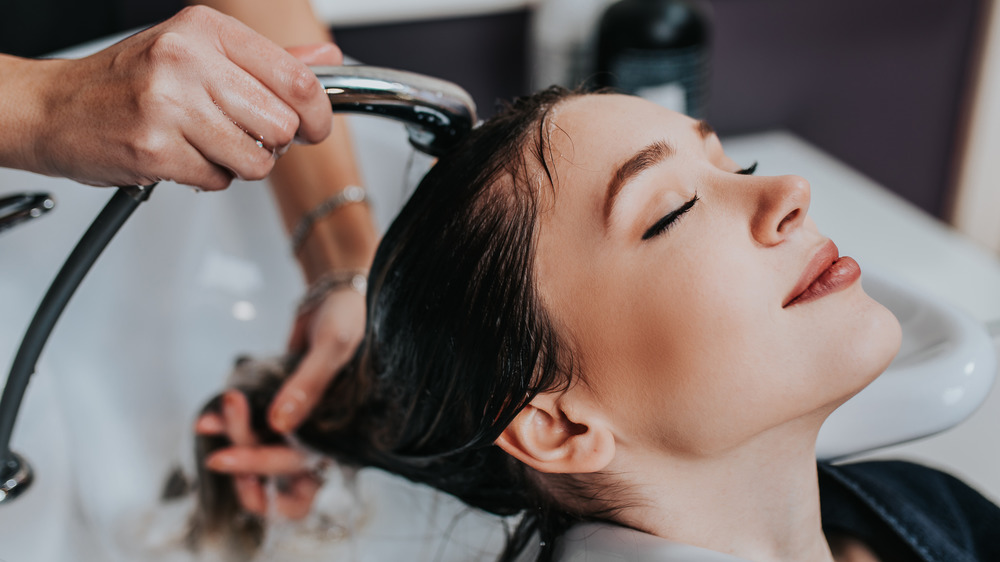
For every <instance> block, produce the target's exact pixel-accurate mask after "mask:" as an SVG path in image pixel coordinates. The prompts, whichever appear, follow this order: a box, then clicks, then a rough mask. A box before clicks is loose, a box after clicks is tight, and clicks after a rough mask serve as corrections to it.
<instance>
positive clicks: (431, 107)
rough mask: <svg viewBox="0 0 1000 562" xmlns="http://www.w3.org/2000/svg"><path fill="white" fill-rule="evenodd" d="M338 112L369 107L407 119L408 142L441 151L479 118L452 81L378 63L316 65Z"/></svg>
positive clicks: (435, 153)
mask: <svg viewBox="0 0 1000 562" xmlns="http://www.w3.org/2000/svg"><path fill="white" fill-rule="evenodd" d="M312 70H313V72H315V73H316V77H317V78H319V81H320V84H322V85H323V89H324V90H325V91H326V93H327V95H328V96H329V98H330V104H331V106H332V107H333V111H334V112H335V113H369V114H373V115H380V116H382V117H388V118H390V119H394V120H397V121H402V122H404V123H406V128H407V131H408V133H409V136H410V144H412V145H413V146H414V147H415V148H417V149H418V150H420V151H422V152H426V153H427V154H430V155H432V156H441V155H443V154H445V153H446V152H448V150H449V149H450V148H451V147H453V146H454V145H455V144H456V143H457V142H458V141H459V140H461V139H462V137H464V136H465V135H466V134H467V133H468V132H469V131H470V130H472V127H473V125H475V123H476V104H475V103H474V102H473V101H472V97H471V96H469V94H468V93H467V92H466V91H465V90H463V89H462V88H461V87H459V86H457V85H456V84H454V83H452V82H448V81H446V80H441V79H439V78H432V77H430V76H424V75H423V74H417V73H414V72H406V71H402V70H394V69H391V68H380V67H375V66H363V65H357V66H317V67H313V68H312Z"/></svg>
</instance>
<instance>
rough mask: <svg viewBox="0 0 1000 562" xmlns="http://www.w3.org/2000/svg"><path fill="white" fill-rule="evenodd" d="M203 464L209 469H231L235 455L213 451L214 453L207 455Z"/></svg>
mask: <svg viewBox="0 0 1000 562" xmlns="http://www.w3.org/2000/svg"><path fill="white" fill-rule="evenodd" d="M205 466H207V467H208V468H209V469H210V470H218V471H225V470H229V469H232V468H234V467H235V466H236V457H235V456H233V455H232V453H226V452H222V453H215V454H214V455H212V456H210V457H208V460H206V461H205Z"/></svg>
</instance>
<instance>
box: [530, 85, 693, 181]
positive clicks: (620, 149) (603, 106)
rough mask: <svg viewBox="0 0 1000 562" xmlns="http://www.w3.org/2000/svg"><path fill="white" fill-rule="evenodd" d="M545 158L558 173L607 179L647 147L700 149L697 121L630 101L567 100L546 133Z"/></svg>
mask: <svg viewBox="0 0 1000 562" xmlns="http://www.w3.org/2000/svg"><path fill="white" fill-rule="evenodd" d="M545 130H546V132H547V135H546V136H547V138H546V143H547V144H548V150H547V152H548V156H549V158H551V160H552V162H551V163H552V164H553V165H555V167H556V169H557V172H564V171H569V170H566V168H582V169H585V170H588V171H591V172H600V171H603V172H604V173H605V174H608V175H610V174H611V173H612V172H613V169H612V167H613V166H616V165H617V164H620V163H622V162H624V161H625V160H626V159H628V158H630V157H631V156H633V155H634V154H635V153H636V151H638V150H640V149H642V148H643V147H645V146H647V145H649V144H650V143H651V142H656V141H666V142H668V143H669V144H670V145H671V146H672V147H673V148H675V149H677V150H678V151H682V150H683V149H684V147H686V146H695V145H697V146H701V145H702V142H703V141H702V139H701V136H700V135H699V133H698V131H697V129H696V121H694V120H693V119H691V118H690V117H687V116H685V115H682V114H680V113H677V112H674V111H670V110H668V109H665V108H663V107H660V106H658V105H656V104H654V103H651V102H648V101H646V100H643V99H641V98H637V97H633V96H623V95H613V94H600V95H596V94H595V95H587V96H580V97H577V98H573V99H570V100H567V101H565V102H563V103H561V104H559V105H558V106H556V108H555V109H554V110H553V111H552V112H551V113H550V115H549V118H548V120H547V124H546V127H545Z"/></svg>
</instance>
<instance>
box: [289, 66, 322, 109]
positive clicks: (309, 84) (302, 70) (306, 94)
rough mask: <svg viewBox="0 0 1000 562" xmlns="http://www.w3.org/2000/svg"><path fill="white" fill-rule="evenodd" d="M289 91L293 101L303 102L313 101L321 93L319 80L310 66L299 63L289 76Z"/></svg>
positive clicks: (296, 102)
mask: <svg viewBox="0 0 1000 562" xmlns="http://www.w3.org/2000/svg"><path fill="white" fill-rule="evenodd" d="M288 93H289V95H290V96H291V100H289V101H291V102H293V103H295V104H303V103H306V102H308V101H311V100H312V98H313V96H315V95H316V94H318V93H319V81H318V80H317V79H316V75H315V74H313V72H312V71H311V70H309V68H308V67H306V66H304V65H301V64H300V65H297V66H296V67H295V68H294V69H292V71H291V74H290V75H289V77H288Z"/></svg>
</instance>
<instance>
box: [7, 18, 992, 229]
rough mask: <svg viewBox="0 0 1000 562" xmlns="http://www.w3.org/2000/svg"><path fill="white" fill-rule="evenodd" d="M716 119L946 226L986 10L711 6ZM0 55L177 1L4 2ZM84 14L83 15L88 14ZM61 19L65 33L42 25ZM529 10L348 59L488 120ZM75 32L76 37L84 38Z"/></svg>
mask: <svg viewBox="0 0 1000 562" xmlns="http://www.w3.org/2000/svg"><path fill="white" fill-rule="evenodd" d="M706 1H707V3H708V4H709V5H710V7H711V9H712V12H713V15H712V25H713V45H712V67H713V73H712V76H713V77H712V82H711V93H710V96H711V97H710V103H709V109H708V118H709V120H710V121H711V122H712V124H713V125H714V126H715V128H716V129H717V130H718V131H719V132H720V133H721V134H723V135H726V134H737V133H745V132H751V131H760V130H767V129H788V130H790V131H792V132H794V133H796V134H798V135H800V136H801V137H803V138H805V139H807V140H808V141H810V142H812V143H813V144H816V145H817V146H819V147H821V148H823V149H824V150H826V151H827V152H829V153H831V154H833V155H834V156H836V157H838V158H840V159H841V160H843V161H845V162H847V163H848V164H850V165H852V166H853V167H855V168H857V169H859V170H861V171H862V172H864V173H866V174H867V175H869V176H870V177H872V178H873V179H875V180H876V181H878V182H879V183H881V184H882V185H885V186H886V187H888V188H889V189H891V190H893V191H895V192H897V193H899V194H900V195H902V196H904V197H905V198H906V199H908V200H910V201H911V202H913V203H915V204H916V205H918V206H919V207H921V208H922V209H924V210H926V211H928V212H930V213H931V214H934V215H937V216H939V217H943V215H944V213H945V212H946V206H947V203H948V193H949V187H950V184H951V182H952V181H953V175H954V167H955V162H954V155H955V154H956V148H957V146H956V145H957V142H958V139H959V138H960V135H961V132H962V131H961V130H960V128H961V123H962V113H961V108H962V107H963V105H964V104H963V102H964V101H965V96H966V91H967V89H968V88H967V87H968V85H969V84H970V82H971V72H972V69H973V66H974V65H973V58H974V57H973V56H972V54H973V52H974V47H975V46H976V44H977V33H978V31H979V29H978V24H979V21H980V19H981V17H982V15H983V14H984V13H985V9H986V1H985V0H909V1H906V2H904V1H901V0H826V1H802V0H706ZM2 2H3V4H2V6H0V51H2V52H10V53H17V54H23V55H28V56H34V55H39V54H42V53H46V52H50V51H52V50H55V49H58V48H62V47H66V46H69V45H74V44H77V43H80V42H82V41H84V40H87V39H90V38H93V37H97V36H100V35H106V34H109V33H113V32H116V31H120V30H124V29H129V28H131V27H135V26H137V25H142V24H146V23H150V22H153V21H156V20H157V19H162V18H165V17H167V16H169V15H170V13H172V11H174V10H176V9H178V8H179V7H180V0H155V1H153V0H148V1H145V2H139V1H137V0H98V1H97V2H76V1H71V0H33V1H31V2H23V1H22V2H18V1H14V0H2ZM84 6H86V7H84ZM51 13H62V14H64V17H65V19H67V22H69V24H68V25H67V26H65V27H66V29H65V30H62V31H61V32H60V33H38V32H37V28H35V27H33V25H32V22H33V21H36V20H38V21H44V19H45V15H46V14H51ZM530 18H531V12H530V10H527V9H525V10H521V11H515V12H506V13H500V14H495V15H488V16H478V17H465V18H451V19H438V20H425V21H418V22H413V23H400V24H382V25H369V26H350V27H334V30H333V31H334V34H335V37H336V40H337V41H338V43H340V45H341V46H342V47H343V49H344V51H345V52H346V53H348V54H349V55H351V56H353V57H355V58H357V59H359V60H361V61H363V62H366V63H368V64H376V65H382V66H391V67H396V68H402V69H407V70H413V71H417V72H423V73H427V74H432V75H436V76H441V77H443V78H447V79H450V80H452V81H455V82H457V83H459V84H461V85H462V86H464V87H465V88H467V89H468V90H469V91H470V92H471V93H472V94H473V96H474V97H475V99H476V102H477V104H478V105H479V107H480V110H481V113H482V114H483V115H484V116H488V115H489V114H491V113H492V112H493V110H494V108H495V107H496V101H497V100H499V99H506V98H510V97H512V96H515V95H519V94H523V93H526V92H527V91H528V89H529V81H528V76H529V74H530V70H531V67H530V64H531V63H530V60H529V47H528V42H529V37H528V35H529V23H530ZM74 30H75V31H74Z"/></svg>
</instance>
